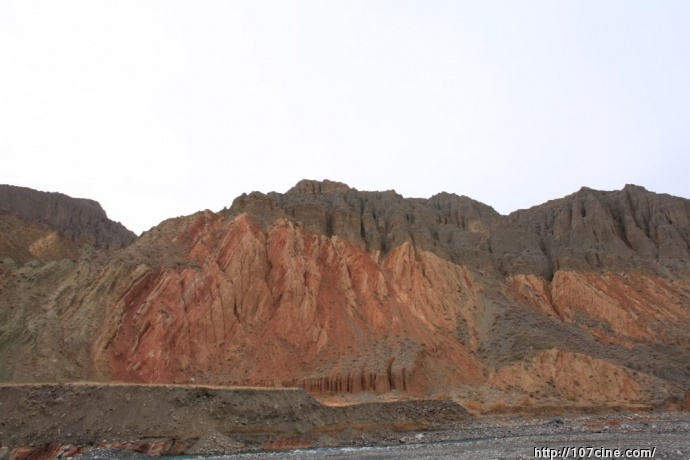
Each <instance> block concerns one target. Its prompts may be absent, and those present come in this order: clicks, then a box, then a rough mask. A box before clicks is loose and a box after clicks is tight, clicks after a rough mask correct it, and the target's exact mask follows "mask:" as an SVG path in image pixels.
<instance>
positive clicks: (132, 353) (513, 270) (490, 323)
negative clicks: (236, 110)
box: [0, 180, 690, 408]
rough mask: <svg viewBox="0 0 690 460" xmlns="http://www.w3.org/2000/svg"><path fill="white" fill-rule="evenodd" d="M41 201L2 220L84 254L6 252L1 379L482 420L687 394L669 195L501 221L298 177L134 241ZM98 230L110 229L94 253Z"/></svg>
mask: <svg viewBox="0 0 690 460" xmlns="http://www.w3.org/2000/svg"><path fill="white" fill-rule="evenodd" d="M34 193H38V192H34ZM0 197H3V198H2V199H3V201H0V208H2V207H3V206H6V204H5V200H6V199H5V198H4V195H0ZM60 197H64V196H60ZM36 199H37V200H38V201H36V202H34V203H32V204H29V205H26V207H25V211H24V212H23V214H21V215H19V214H20V213H19V212H18V211H14V214H8V215H11V216H13V217H12V218H13V219H15V221H16V225H17V226H18V227H17V228H20V227H21V226H24V227H21V228H29V227H31V228H33V227H32V226H36V225H39V224H40V225H41V227H40V228H41V229H42V230H41V231H46V232H47V231H49V230H50V231H53V232H55V233H56V234H57V235H58V236H59V237H60V238H63V239H65V238H66V241H68V242H69V241H73V242H75V244H76V243H78V242H81V241H85V242H86V243H88V244H89V245H91V246H89V249H88V250H81V252H79V253H78V254H76V253H69V254H66V253H65V254H62V253H55V254H54V255H52V256H51V257H45V258H40V257H37V258H35V259H33V260H29V255H27V253H26V252H22V253H21V254H22V257H17V255H18V254H20V252H21V251H19V250H18V249H17V248H19V247H30V246H31V245H30V244H29V246H26V243H21V244H20V243H14V245H13V246H11V245H4V246H0V250H1V251H3V252H0V259H2V258H7V257H12V254H14V255H15V257H12V258H13V259H14V262H13V264H10V265H8V264H4V265H3V266H2V267H1V268H0V379H1V380H4V381H18V382H19V381H22V382H27V381H31V382H35V381H54V380H99V381H128V382H160V383H187V382H190V381H192V382H197V383H208V384H220V385H261V386H302V387H304V388H306V389H307V390H308V391H310V392H312V393H313V394H316V395H319V396H320V397H328V396H333V395H336V396H338V395H343V396H344V397H348V398H354V399H357V398H365V397H367V395H370V394H387V393H389V392H393V393H394V394H397V395H403V396H410V397H418V396H435V397H452V398H453V399H455V400H458V401H460V402H462V403H464V404H465V405H466V406H468V407H471V406H473V405H474V406H477V405H479V406H482V405H483V407H484V408H492V407H493V408H498V407H500V405H501V404H507V405H508V406H511V405H520V406H551V405H563V404H568V405H584V406H601V405H611V406H626V407H638V406H640V405H652V406H659V405H663V404H667V405H668V404H678V403H679V402H681V401H683V399H684V398H686V395H687V394H690V393H689V392H688V390H689V389H690V388H689V387H690V385H689V384H688V381H689V379H688V377H689V376H690V366H688V364H687V363H690V332H688V331H689V330H690V328H689V326H690V253H689V250H688V248H689V247H690V201H689V200H686V199H683V198H678V197H672V196H668V195H661V194H655V193H652V192H649V191H647V190H645V189H643V188H641V187H637V186H626V187H625V188H624V189H623V190H620V191H613V192H604V191H596V190H591V189H587V188H583V189H581V190H580V191H578V192H576V193H574V194H572V195H570V196H567V197H564V198H561V199H558V200H554V201H550V202H548V203H545V204H543V205H540V206H536V207H533V208H530V209H527V210H521V211H517V212H515V213H512V214H511V215H509V216H503V215H500V214H499V213H497V212H496V211H495V210H494V209H493V208H491V207H490V206H487V205H485V204H482V203H479V202H477V201H475V200H472V199H470V198H468V197H464V196H457V195H453V194H448V193H440V194H437V195H434V196H433V197H431V198H429V199H418V198H404V197H402V196H400V195H399V194H397V193H395V191H384V192H366V191H358V190H356V189H353V188H351V187H348V186H347V185H345V184H342V183H338V182H332V181H327V180H326V181H311V180H304V181H301V182H299V183H298V184H297V185H295V187H293V188H292V189H290V190H289V191H287V192H286V193H282V194H281V193H268V194H263V193H258V192H253V193H251V194H248V195H247V194H244V195H242V196H240V197H238V198H236V199H235V200H234V202H233V203H232V205H231V206H230V207H229V208H227V209H224V210H222V211H220V212H217V213H213V212H211V211H203V212H198V213H196V214H193V215H190V216H186V217H181V218H175V219H169V220H166V221H164V222H162V223H161V224H159V225H158V226H156V227H154V228H153V229H151V230H150V231H148V232H145V233H144V234H142V235H141V236H140V237H139V238H137V239H136V240H134V241H133V242H131V244H128V243H130V241H131V240H130V239H127V238H123V237H124V235H125V234H124V233H122V234H120V233H117V232H114V230H115V229H117V228H119V227H117V226H108V225H106V224H105V223H103V224H101V226H98V225H96V226H94V225H93V224H91V223H92V222H94V221H97V222H104V221H102V220H98V219H96V216H98V215H100V214H99V213H96V212H95V213H94V214H93V215H94V217H93V218H91V219H90V220H89V219H87V220H81V219H83V218H82V217H79V216H82V215H83V214H85V211H81V212H82V214H79V212H80V211H79V210H80V209H85V208H78V207H75V208H74V211H73V212H76V215H74V214H73V213H72V212H70V211H67V210H66V209H67V208H65V210H63V211H60V212H57V211H55V212H53V211H50V210H51V209H53V208H52V207H51V206H52V205H50V204H46V203H44V202H43V201H41V200H40V199H39V198H36ZM51 199H52V200H55V199H56V198H55V197H49V196H46V197H44V200H47V201H48V202H49V203H50V202H51V201H50V200H51ZM61 199H62V198H61ZM64 199H67V197H64ZM69 200H71V199H69ZM69 200H68V201H69ZM18 201H19V200H16V199H15V200H14V202H15V203H16V202H18ZM19 202H21V201H19ZM87 203H93V202H87ZM13 206H14V209H17V208H18V207H19V206H17V205H16V204H15V205H13ZM96 207H97V209H100V206H98V205H96V206H95V207H94V206H93V205H91V207H87V208H88V209H92V208H93V209H96ZM41 210H42V211H41ZM101 211H102V210H101ZM36 214H38V215H39V217H36ZM104 215H105V214H104V213H103V216H104ZM29 216H33V217H31V219H32V220H29ZM46 216H52V217H50V218H48V217H46ZM36 222H38V224H37V223H36ZM65 222H69V223H70V224H65ZM86 222H89V224H87V223H86ZM80 223H83V224H80ZM61 225H63V227H61ZM65 225H66V227H64V226H65ZM44 228H45V230H43V229H44ZM106 228H108V229H111V230H110V231H111V232H112V234H113V235H115V234H117V235H120V236H119V237H117V238H115V237H114V236H113V238H114V239H113V240H108V241H110V242H109V243H108V242H106V240H105V239H104V238H105V235H106V234H108V235H110V234H111V233H108V232H106V231H105V230H104V229H106ZM93 229H100V230H98V231H94V230H93ZM61 232H62V233H61ZM3 235H4V233H3ZM94 235H96V236H94ZM99 238H100V239H99ZM118 238H123V239H118ZM3 241H4V240H3ZM27 251H28V253H29V254H33V253H31V251H30V250H27ZM8 254H9V255H8ZM34 257H35V256H34ZM689 401H690V399H689Z"/></svg>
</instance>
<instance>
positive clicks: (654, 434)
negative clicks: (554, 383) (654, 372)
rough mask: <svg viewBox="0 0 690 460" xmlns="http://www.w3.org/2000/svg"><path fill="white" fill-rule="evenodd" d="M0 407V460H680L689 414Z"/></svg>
mask: <svg viewBox="0 0 690 460" xmlns="http://www.w3.org/2000/svg"><path fill="white" fill-rule="evenodd" d="M0 408H1V410H2V414H3V418H2V421H0V458H3V459H4V458H9V459H12V460H27V459H39V458H67V457H75V456H81V458H84V459H125V458H145V456H151V455H153V456H158V455H221V454H225V455H229V454H233V455H237V458H244V457H243V454H242V453H243V452H244V453H251V456H250V457H247V458H267V459H269V458H270V459H273V458H334V459H335V458H468V459H469V458H535V457H534V455H535V454H534V448H535V447H539V448H563V447H565V446H572V447H583V448H586V447H590V446H591V447H595V448H596V447H607V448H619V449H627V448H631V449H641V448H650V447H651V448H654V447H656V449H657V450H656V451H655V455H654V457H653V458H668V459H680V458H688V457H687V454H688V453H690V413H688V412H674V413H663V412H636V413H632V412H629V413H615V412H611V411H612V410H613V409H615V408H601V407H598V408H597V407H589V408H584V407H580V408H570V410H564V408H552V409H551V411H552V412H554V413H563V412H568V413H569V415H567V416H563V415H553V414H552V415H548V414H547V413H541V414H535V413H533V412H532V413H529V412H530V411H526V410H523V409H525V408H512V410H511V411H510V412H508V411H507V410H506V409H505V408H504V410H503V411H502V412H503V413H502V414H500V415H495V414H494V415H492V414H483V415H477V416H473V415H470V414H469V413H468V412H467V411H466V410H465V409H463V408H462V407H461V406H459V405H457V404H455V403H454V402H452V401H430V400H415V401H404V402H390V403H370V404H360V405H355V406H345V407H328V406H324V405H322V404H320V403H318V402H317V401H316V400H315V399H313V398H312V397H310V396H309V395H308V394H307V393H306V392H304V390H302V389H284V390H271V389H254V388H235V389H228V388H212V387H199V386H174V385H147V386H142V385H102V384H62V385H58V384H44V385H5V386H2V387H0ZM578 412H579V413H578ZM341 446H348V449H345V450H343V449H341V448H340V447H341ZM295 449H299V450H295ZM684 456H685V457H684ZM571 457H572V458H578V457H577V456H574V455H573V456H571ZM580 457H587V458H589V457H588V456H586V455H580ZM591 458H597V457H596V456H595V457H591ZM629 458H632V456H631V457H629Z"/></svg>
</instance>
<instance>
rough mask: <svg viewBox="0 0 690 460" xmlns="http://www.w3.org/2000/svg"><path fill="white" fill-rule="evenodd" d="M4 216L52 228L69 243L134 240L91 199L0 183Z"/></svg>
mask: <svg viewBox="0 0 690 460" xmlns="http://www.w3.org/2000/svg"><path fill="white" fill-rule="evenodd" d="M7 215H10V216H14V217H15V218H17V219H20V220H21V221H23V222H25V223H32V224H37V225H39V226H42V227H45V228H47V229H51V230H53V231H54V232H56V234H57V235H59V236H61V237H64V238H66V239H67V240H69V241H71V242H81V243H89V244H92V245H96V246H104V247H107V248H119V247H123V246H127V245H128V244H130V243H131V242H132V241H134V240H135V239H136V235H135V234H134V233H132V232H131V231H129V230H127V229H126V228H125V227H124V226H123V225H122V224H120V223H119V222H113V221H111V220H110V219H108V216H106V214H105V211H103V208H101V205H100V204H98V203H97V202H95V201H93V200H86V199H79V198H71V197H69V196H67V195H63V194H61V193H47V192H38V191H36V190H32V189H29V188H25V187H15V186H12V185H2V184H0V217H3V216H7Z"/></svg>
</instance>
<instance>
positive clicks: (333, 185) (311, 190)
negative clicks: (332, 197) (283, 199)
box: [287, 179, 352, 195]
mask: <svg viewBox="0 0 690 460" xmlns="http://www.w3.org/2000/svg"><path fill="white" fill-rule="evenodd" d="M350 190H352V188H350V187H349V186H348V185H347V184H343V183H342V182H335V181H331V180H328V179H324V180H321V181H319V180H313V179H302V180H301V181H299V182H297V184H295V186H294V187H292V188H291V189H290V190H288V191H287V194H289V195H294V194H306V195H318V194H323V193H343V192H347V191H350Z"/></svg>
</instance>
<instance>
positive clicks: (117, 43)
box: [0, 0, 690, 233]
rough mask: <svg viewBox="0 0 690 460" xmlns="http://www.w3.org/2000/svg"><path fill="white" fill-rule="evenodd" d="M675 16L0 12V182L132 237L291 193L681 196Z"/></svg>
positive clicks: (419, 4) (449, 8)
mask: <svg viewBox="0 0 690 460" xmlns="http://www.w3.org/2000/svg"><path fill="white" fill-rule="evenodd" d="M689 88H690V1H687V0H681V1H656V0H655V1H652V0H647V1H634V0H621V1H615V0H608V1H600V0H592V1H587V0H577V1H564V0H559V1H553V0H545V1H519V0H506V1H485V0H481V1H479V0H477V1H421V0H420V1H402V0H395V1H392V0H391V1H352V0H348V1H323V0H318V1H284V0H280V1H270V2H269V1H257V0H252V1H246V2H245V1H227V0H223V1H218V2H215V1H189V2H178V1H171V0H165V1H157V2H153V1H142V0H139V1H131V2H130V1H117V2H115V1H107V2H104V1H93V0H89V1H83V2H73V1H53V0H50V1H40V2H39V1H16V2H15V1H7V0H3V1H2V2H0V158H1V163H0V183H8V184H13V185H22V186H27V187H31V188H35V189H39V190H44V191H59V192H62V193H65V194H68V195H71V196H75V197H85V198H92V199H95V200H97V201H99V202H100V203H101V205H102V206H103V207H104V208H105V210H106V211H107V213H108V215H109V217H111V218H112V219H114V220H117V221H121V222H122V223H123V224H125V225H126V226H127V227H129V228H130V229H132V230H134V231H135V232H137V233H140V232H142V231H144V230H147V229H149V228H150V227H152V226H154V225H156V224H158V223H159V222H160V221H161V220H163V219H165V218H168V217H175V216H179V215H184V214H191V213H193V212H195V211H198V210H202V209H207V208H208V209H212V210H214V211H215V210H219V209H221V208H223V207H224V206H229V205H230V204H231V203H232V200H233V199H234V198H235V197H236V196H238V195H240V194H242V193H243V192H251V191H253V190H258V191H262V192H269V191H279V192H284V191H286V190H287V189H288V188H290V187H291V186H292V185H294V184H295V183H296V182H297V181H298V180H300V179H302V178H312V179H324V178H328V179H332V180H337V181H341V182H345V183H347V184H349V185H350V186H352V187H355V188H357V189H360V190H387V189H395V190H396V191H397V192H398V193H400V194H402V195H404V196H407V197H429V196H431V195H433V194H435V193H437V192H440V191H447V192H453V193H457V194H459V195H467V196H470V197H472V198H474V199H477V200H479V201H482V202H484V203H486V204H489V205H491V206H493V207H494V208H495V209H496V210H497V211H499V212H501V213H504V214H506V213H509V212H511V211H513V210H515V209H519V208H526V207H530V206H533V205H536V204H539V203H542V202H544V201H546V200H548V199H553V198H558V197H561V196H564V195H567V194H569V193H572V192H574V191H576V190H578V189H579V188H580V187H581V186H583V185H586V186H589V187H592V188H596V189H604V190H612V189H620V188H622V187H623V186H624V185H625V184H626V183H635V184H638V185H642V186H645V187H647V188H648V189H650V190H653V191H657V192H665V193H671V194H674V195H680V196H684V197H690V180H688V173H689V172H690V89H689Z"/></svg>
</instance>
